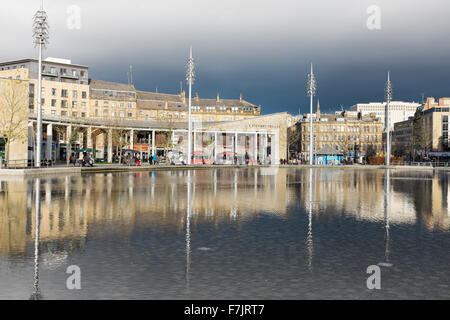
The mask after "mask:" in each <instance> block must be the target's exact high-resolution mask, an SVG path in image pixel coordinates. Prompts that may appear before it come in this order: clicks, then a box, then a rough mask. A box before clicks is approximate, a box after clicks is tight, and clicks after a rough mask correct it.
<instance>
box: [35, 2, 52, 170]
mask: <svg viewBox="0 0 450 320" xmlns="http://www.w3.org/2000/svg"><path fill="white" fill-rule="evenodd" d="M48 29H49V26H48V18H47V13H46V12H45V11H44V9H43V5H42V4H41V8H40V9H39V10H38V11H37V12H36V13H35V15H34V17H33V40H34V44H35V46H37V47H39V66H38V69H39V71H38V73H39V76H38V110H37V124H36V126H37V130H36V131H37V132H36V154H35V165H36V167H38V168H39V167H40V166H41V149H42V49H43V48H45V46H46V44H47V43H48V38H49V35H48Z"/></svg>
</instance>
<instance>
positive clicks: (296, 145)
mask: <svg viewBox="0 0 450 320" xmlns="http://www.w3.org/2000/svg"><path fill="white" fill-rule="evenodd" d="M301 136H302V135H301V131H300V126H297V125H294V126H291V127H288V128H287V132H286V137H287V138H286V144H287V146H286V147H287V158H288V159H289V155H290V150H291V147H293V149H294V150H295V151H296V152H300V142H301Z"/></svg>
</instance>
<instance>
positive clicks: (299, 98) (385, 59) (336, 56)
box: [0, 0, 450, 113]
mask: <svg viewBox="0 0 450 320" xmlns="http://www.w3.org/2000/svg"><path fill="white" fill-rule="evenodd" d="M39 4H40V1H39V0H33V1H32V0H23V1H20V0H19V1H5V0H4V1H2V2H1V4H0V8H1V10H0V30H2V31H1V32H2V37H0V47H1V48H2V49H1V51H0V60H9V59H16V58H22V57H34V56H36V50H34V48H33V46H32V41H31V31H30V30H31V17H32V15H33V13H34V11H35V10H36V9H37V8H38V7H39ZM373 4H375V5H378V6H379V7H380V8H381V30H376V31H370V30H368V29H367V27H366V20H367V18H368V14H367V13H366V10H367V8H368V7H369V6H370V5H373ZM44 5H45V8H46V10H47V12H48V14H49V19H50V25H51V40H50V45H49V47H48V50H47V51H46V52H45V55H46V56H52V57H62V58H70V59H72V61H73V62H74V63H80V64H86V65H89V67H90V74H91V76H92V77H95V78H100V79H106V80H113V81H121V82H126V81H127V78H126V72H127V71H128V66H129V65H130V64H132V65H133V70H134V82H135V84H136V87H137V88H139V89H145V90H155V88H156V87H158V90H159V91H166V92H178V91H179V88H180V81H182V80H183V78H184V64H185V61H186V58H187V54H188V48H189V45H191V44H192V45H193V46H194V55H195V58H196V62H197V64H196V66H197V81H196V84H195V88H194V91H196V92H199V94H200V96H203V97H206V96H208V97H215V95H216V93H217V91H219V92H220V94H221V96H222V97H235V98H237V97H238V96H239V93H241V92H242V93H243V95H244V98H245V99H247V100H249V101H252V102H254V103H256V104H261V105H262V106H263V107H264V109H263V112H265V113H268V112H275V111H290V112H291V113H297V112H298V108H299V107H300V108H301V110H302V112H305V111H306V110H307V109H308V107H307V103H308V102H307V101H308V100H307V98H306V97H305V89H304V88H305V78H306V74H307V72H308V68H309V63H310V62H313V63H314V65H315V70H316V72H317V78H318V84H319V90H318V97H319V99H320V102H321V106H322V109H325V110H330V111H331V110H336V109H338V108H339V106H340V105H341V104H342V105H344V107H348V106H350V105H352V104H354V103H357V102H369V101H380V100H382V98H383V86H384V82H385V78H386V72H387V70H391V72H392V78H393V81H394V89H395V95H394V98H395V99H396V100H416V101H417V100H419V98H420V96H421V94H422V93H424V94H425V95H434V96H449V95H450V86H449V83H450V72H449V71H450V62H449V59H448V57H449V56H450V43H449V42H448V41H447V39H448V31H447V30H449V29H450V28H449V27H450V20H449V19H448V18H447V12H448V9H449V8H450V4H448V1H446V0H442V1H439V0H434V1H425V0H417V1H413V0H396V1H386V0H382V1H381V0H380V1H366V0H344V1H323V0H322V1H308V2H306V1H298V0H296V1H288V0H278V1H261V0H260V1H242V0H240V1H237V0H228V1H219V0H217V1H211V0H192V1H186V0H152V1H144V0H127V1H122V0H120V1H106V0H96V1H87V0H83V1H81V0H52V1H51V0H46V1H44ZM70 5H78V6H79V7H80V8H81V29H80V30H69V29H68V28H67V18H68V14H67V12H66V10H67V8H68V7H69V6H70ZM184 85H185V83H184V82H183V86H184Z"/></svg>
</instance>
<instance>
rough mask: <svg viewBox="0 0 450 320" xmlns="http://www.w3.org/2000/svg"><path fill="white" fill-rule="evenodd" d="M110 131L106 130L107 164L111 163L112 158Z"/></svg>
mask: <svg viewBox="0 0 450 320" xmlns="http://www.w3.org/2000/svg"><path fill="white" fill-rule="evenodd" d="M112 147H113V146H112V129H108V162H109V163H111V162H112V160H113V158H112V156H113V154H112V153H113V152H112Z"/></svg>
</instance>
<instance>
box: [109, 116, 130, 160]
mask: <svg viewBox="0 0 450 320" xmlns="http://www.w3.org/2000/svg"><path fill="white" fill-rule="evenodd" d="M113 126H114V129H113V130H112V143H113V144H115V145H116V146H117V147H118V148H119V150H118V153H119V163H122V149H123V148H124V147H125V146H127V145H128V144H129V136H130V130H129V129H127V128H126V125H125V124H124V122H123V120H122V119H114V124H113Z"/></svg>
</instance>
